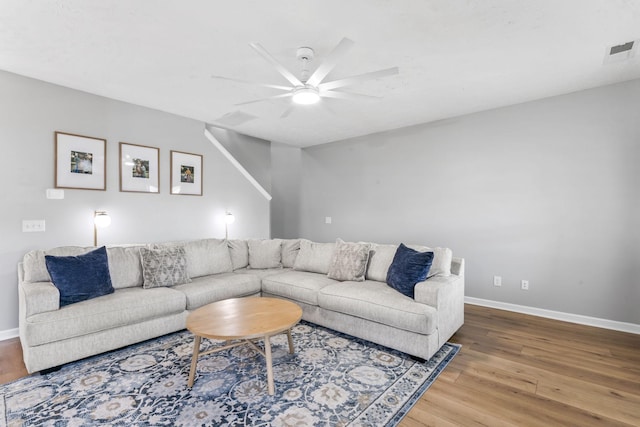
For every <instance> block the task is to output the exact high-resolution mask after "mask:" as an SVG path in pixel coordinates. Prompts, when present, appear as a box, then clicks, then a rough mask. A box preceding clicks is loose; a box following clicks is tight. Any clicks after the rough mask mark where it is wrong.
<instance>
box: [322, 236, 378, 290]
mask: <svg viewBox="0 0 640 427" xmlns="http://www.w3.org/2000/svg"><path fill="white" fill-rule="evenodd" d="M370 248H371V245H370V244H368V243H351V242H345V241H343V240H342V239H338V240H336V247H335V249H334V250H333V255H332V256H331V263H330V264H329V272H328V273H327V276H328V277H329V278H330V279H334V280H340V281H347V280H349V281H354V282H362V281H364V274H365V272H366V271H367V262H368V261H369V250H370Z"/></svg>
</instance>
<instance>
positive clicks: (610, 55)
mask: <svg viewBox="0 0 640 427" xmlns="http://www.w3.org/2000/svg"><path fill="white" fill-rule="evenodd" d="M639 44H640V40H631V41H628V42H626V43H622V44H618V45H615V46H611V47H608V48H607V50H606V51H605V54H604V61H602V62H603V64H611V63H616V62H622V61H627V60H629V59H631V58H633V57H634V56H635V55H636V52H637V51H638V45H639Z"/></svg>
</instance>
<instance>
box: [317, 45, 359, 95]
mask: <svg viewBox="0 0 640 427" xmlns="http://www.w3.org/2000/svg"><path fill="white" fill-rule="evenodd" d="M353 44H354V43H353V40H349V39H348V38H346V37H345V38H343V39H342V40H340V43H338V45H337V46H336V47H335V48H334V49H333V50H332V51H331V53H330V54H329V55H327V57H326V58H325V60H324V61H323V62H322V64H320V66H319V67H318V68H317V69H316V70H315V71H314V72H313V74H311V77H309V80H307V82H306V83H307V84H308V85H311V86H318V85H319V84H320V82H321V81H322V79H324V78H325V77H327V74H329V73H330V72H331V70H333V69H334V68H335V66H336V65H338V62H339V61H340V59H341V58H342V57H343V56H344V55H345V54H346V53H347V51H348V50H349V49H351V46H353Z"/></svg>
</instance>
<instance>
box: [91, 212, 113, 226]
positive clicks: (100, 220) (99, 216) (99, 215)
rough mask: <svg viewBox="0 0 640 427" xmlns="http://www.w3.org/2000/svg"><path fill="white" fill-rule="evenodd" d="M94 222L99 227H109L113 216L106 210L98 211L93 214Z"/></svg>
mask: <svg viewBox="0 0 640 427" xmlns="http://www.w3.org/2000/svg"><path fill="white" fill-rule="evenodd" d="M93 223H94V224H95V225H96V227H99V228H104V227H108V226H109V225H110V224H111V217H110V216H109V214H108V213H106V212H104V211H96V212H95V214H94V216H93Z"/></svg>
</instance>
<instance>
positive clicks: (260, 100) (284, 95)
mask: <svg viewBox="0 0 640 427" xmlns="http://www.w3.org/2000/svg"><path fill="white" fill-rule="evenodd" d="M290 96H293V94H292V93H283V94H282V95H275V96H269V97H267V98H260V99H254V100H253V101H246V102H239V103H237V104H234V105H246V104H253V103H254V102H262V101H268V100H270V99H277V98H287V97H290Z"/></svg>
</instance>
